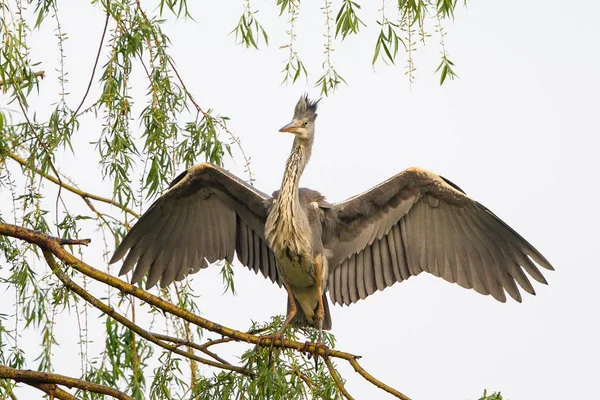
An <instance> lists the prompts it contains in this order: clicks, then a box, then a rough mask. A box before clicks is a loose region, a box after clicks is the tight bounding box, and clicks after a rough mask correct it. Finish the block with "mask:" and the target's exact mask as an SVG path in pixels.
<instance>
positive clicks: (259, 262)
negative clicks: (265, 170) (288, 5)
mask: <svg viewBox="0 0 600 400" xmlns="http://www.w3.org/2000/svg"><path fill="white" fill-rule="evenodd" d="M318 103H319V100H317V101H314V100H311V99H309V98H308V96H307V95H303V96H301V98H300V100H299V101H298V103H297V104H296V106H295V109H294V114H293V118H292V122H290V123H289V124H287V125H285V126H284V127H283V128H281V129H280V132H287V133H291V134H293V135H294V142H293V146H292V150H291V153H290V155H289V158H288V160H287V162H286V164H285V170H284V172H283V179H282V182H281V187H280V189H279V190H278V191H276V192H274V193H273V194H272V195H271V196H269V195H267V194H265V193H263V192H261V191H260V190H258V189H256V188H255V187H253V186H251V185H249V184H247V183H246V182H244V181H243V180H242V179H240V178H238V177H236V176H234V175H233V174H231V173H229V172H227V171H226V170H224V169H223V168H221V167H219V166H217V165H213V164H210V163H202V164H199V165H196V166H193V167H191V168H189V169H188V170H187V171H184V172H183V173H182V174H180V175H179V176H178V177H177V178H175V180H173V182H172V183H171V185H170V186H169V188H168V190H167V191H166V192H165V193H164V194H163V195H162V196H161V197H159V198H158V199H157V200H156V201H155V202H154V203H153V204H152V205H151V206H150V208H149V209H148V210H147V211H146V212H145V213H144V214H143V215H142V216H141V218H140V219H139V220H138V221H137V223H136V224H135V225H134V226H133V227H132V228H131V230H130V231H129V232H128V233H127V235H126V236H125V237H124V239H123V240H122V242H121V243H120V244H119V246H118V247H117V248H116V250H115V253H114V255H113V256H112V258H111V260H110V263H114V262H116V261H118V260H120V259H122V258H123V257H125V255H126V254H127V257H126V258H125V260H124V262H123V265H122V268H121V270H120V272H119V275H123V274H126V273H128V272H129V271H131V270H132V269H133V268H134V266H135V269H134V271H133V274H132V277H131V281H132V282H133V283H136V282H139V281H140V280H141V279H142V278H143V277H145V276H147V280H146V287H147V288H151V287H153V286H154V285H155V284H157V283H160V286H161V287H166V286H167V285H169V284H171V283H172V282H173V281H180V280H182V279H184V278H185V277H186V276H188V275H189V274H193V273H195V272H198V271H199V270H201V269H203V268H206V267H208V266H209V264H210V263H214V262H216V261H218V260H227V261H228V262H232V261H233V258H234V254H235V255H237V259H238V260H239V261H240V262H241V263H242V264H243V265H245V266H246V267H248V268H249V269H251V270H254V271H255V272H256V273H257V274H258V272H260V273H261V274H262V275H263V276H264V277H265V278H268V279H270V280H271V281H272V282H274V283H276V284H277V285H279V287H283V288H285V290H286V291H287V295H288V301H287V313H286V318H285V321H284V323H283V324H282V326H281V327H280V328H279V330H278V331H277V333H276V334H275V335H274V339H278V338H281V335H282V333H283V331H284V329H285V327H286V326H287V325H288V324H293V325H296V326H313V327H316V328H317V329H318V332H319V334H318V342H317V343H321V337H322V331H323V330H324V329H325V330H329V329H331V314H330V310H329V305H328V300H327V294H329V297H330V298H331V301H332V302H333V303H335V304H341V305H350V304H353V303H356V302H357V301H359V300H362V299H365V298H366V297H368V296H370V295H372V294H373V293H375V292H377V291H379V290H383V289H385V288H387V287H390V286H392V285H394V283H396V282H403V281H405V280H407V279H408V278H410V277H412V276H416V275H419V274H420V273H421V272H428V273H430V274H433V275H435V276H437V277H440V278H443V279H444V280H446V281H448V282H451V283H456V284H458V285H460V286H462V287H463V288H468V289H474V290H475V291H476V292H478V293H481V294H483V295H491V296H493V298H494V299H496V300H498V301H501V302H505V301H506V293H508V295H509V296H510V297H512V298H513V299H514V300H516V301H518V302H521V293H520V290H519V286H520V287H521V289H523V290H524V291H525V292H527V293H530V294H532V295H534V294H535V290H534V288H533V285H532V284H531V282H530V280H529V279H528V277H527V276H528V275H529V276H530V277H532V278H533V279H534V280H536V281H538V282H540V283H543V284H547V282H546V279H545V278H544V276H543V275H542V273H541V272H540V269H539V268H538V267H543V268H545V269H548V270H553V269H554V268H553V267H552V265H551V264H550V263H549V262H548V260H547V259H546V258H545V257H544V256H543V255H542V254H541V253H540V252H539V251H537V250H536V249H535V248H534V247H533V246H532V245H531V244H530V243H529V242H528V241H527V240H525V239H524V238H523V237H522V236H521V235H519V234H518V233H517V232H516V231H514V230H513V229H512V228H511V227H510V226H508V225H507V224H506V223H504V222H503V221H502V220H501V219H500V218H498V217H497V216H496V215H495V214H494V213H492V212H491V211H490V210H489V209H487V208H486V207H484V206H483V205H482V204H480V203H479V202H477V201H475V200H473V199H471V198H470V197H468V196H467V195H466V194H465V192H464V191H463V190H461V189H460V188H459V187H458V186H457V185H455V184H454V183H452V182H451V181H449V180H448V179H445V178H443V177H442V176H440V175H437V174H435V173H433V172H430V171H428V170H425V169H421V168H415V167H413V168H409V169H406V170H405V171H403V172H400V173H399V174H397V175H395V176H393V177H391V178H390V179H388V180H386V181H385V182H383V183H381V184H379V185H377V186H375V187H373V188H371V189H369V190H367V191H366V192H364V193H361V194H359V195H356V196H354V197H351V198H349V199H347V200H345V201H342V202H339V203H329V202H327V201H326V200H325V198H324V197H323V195H321V194H320V193H319V192H317V191H314V190H311V189H307V188H300V185H299V183H300V177H301V176H302V173H303V171H304V169H305V167H306V165H307V163H308V161H309V159H310V156H311V150H312V146H313V140H314V135H315V121H316V118H317V105H318ZM271 343H273V341H272V342H271Z"/></svg>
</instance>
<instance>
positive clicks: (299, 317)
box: [288, 293, 331, 331]
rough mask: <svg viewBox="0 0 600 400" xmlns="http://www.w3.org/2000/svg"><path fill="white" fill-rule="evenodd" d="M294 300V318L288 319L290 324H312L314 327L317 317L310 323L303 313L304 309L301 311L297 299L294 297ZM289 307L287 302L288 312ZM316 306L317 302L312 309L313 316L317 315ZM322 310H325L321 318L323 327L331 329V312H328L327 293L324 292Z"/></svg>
mask: <svg viewBox="0 0 600 400" xmlns="http://www.w3.org/2000/svg"><path fill="white" fill-rule="evenodd" d="M294 301H295V302H296V310H297V311H296V315H295V316H294V318H293V319H292V320H291V321H290V324H292V325H293V326H314V327H315V328H316V327H317V319H316V318H315V319H314V321H313V322H312V323H310V322H309V321H308V318H307V317H306V314H304V311H302V307H300V303H298V300H296V299H294ZM289 307H290V306H289V304H288V312H289V311H290V310H289ZM318 308H319V304H318V303H317V305H316V306H315V310H314V315H315V316H316V315H317V310H318ZM323 310H324V311H325V317H324V318H323V329H324V330H326V331H328V330H330V329H331V314H330V313H329V302H328V301H327V295H326V294H325V293H323Z"/></svg>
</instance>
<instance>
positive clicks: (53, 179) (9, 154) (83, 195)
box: [6, 152, 140, 218]
mask: <svg viewBox="0 0 600 400" xmlns="http://www.w3.org/2000/svg"><path fill="white" fill-rule="evenodd" d="M6 156H7V157H9V158H11V159H13V160H14V161H16V162H18V163H19V164H21V165H22V166H23V167H25V168H28V169H30V170H32V171H33V172H35V173H36V174H38V175H40V176H41V177H43V178H46V179H47V180H49V181H50V182H52V183H55V184H57V185H59V186H60V187H62V188H64V189H66V190H68V191H69V192H71V193H74V194H76V195H78V196H80V197H81V198H82V199H83V200H84V201H85V200H86V199H87V200H89V199H92V200H96V201H100V202H102V203H106V204H110V205H112V206H115V207H117V208H119V209H121V210H123V211H124V212H126V213H128V214H130V215H132V216H134V217H136V218H139V217H140V215H139V214H138V213H136V212H135V211H133V210H132V209H130V208H128V207H124V206H123V205H122V204H120V203H119V202H117V201H115V200H112V199H109V198H106V197H102V196H98V195H95V194H92V193H88V192H84V191H83V190H81V189H78V188H76V187H75V186H73V185H69V184H68V183H66V182H63V181H62V180H59V179H57V178H56V177H54V176H52V175H50V174H47V173H45V172H43V171H42V170H40V169H38V168H35V167H32V166H31V165H29V163H27V161H25V160H24V159H23V158H21V157H19V156H18V155H17V154H15V153H12V152H7V153H6Z"/></svg>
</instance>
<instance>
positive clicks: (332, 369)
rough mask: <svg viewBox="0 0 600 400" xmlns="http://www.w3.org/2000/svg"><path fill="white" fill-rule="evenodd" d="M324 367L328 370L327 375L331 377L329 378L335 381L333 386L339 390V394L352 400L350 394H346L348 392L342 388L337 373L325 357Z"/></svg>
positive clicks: (342, 384) (342, 385)
mask: <svg viewBox="0 0 600 400" xmlns="http://www.w3.org/2000/svg"><path fill="white" fill-rule="evenodd" d="M325 365H327V369H328V370H329V375H331V377H332V378H333V380H334V381H335V385H336V386H337V387H338V389H340V392H342V394H343V395H344V397H345V398H347V399H348V400H354V397H352V396H351V395H350V393H348V391H347V390H346V388H345V387H344V383H343V382H342V379H341V377H340V375H339V373H338V372H337V370H336V369H335V367H334V366H333V363H332V362H331V360H330V359H329V357H325Z"/></svg>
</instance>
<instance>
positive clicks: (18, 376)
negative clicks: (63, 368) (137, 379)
mask: <svg viewBox="0 0 600 400" xmlns="http://www.w3.org/2000/svg"><path fill="white" fill-rule="evenodd" d="M0 378H1V379H12V380H14V381H16V382H23V383H26V384H28V385H31V386H35V387H38V388H39V389H40V390H43V391H44V392H46V393H48V391H51V392H55V390H54V389H52V390H51V388H50V387H49V386H47V385H44V386H43V388H42V387H41V386H39V385H42V384H56V385H61V386H66V387H69V388H73V387H75V388H78V389H81V390H85V391H87V392H93V393H100V394H106V395H108V396H112V397H114V398H115V399H119V400H134V399H133V397H129V396H128V395H126V394H125V393H123V392H121V391H119V390H117V389H114V388H111V387H108V386H103V385H98V384H96V383H92V382H88V381H84V380H81V379H76V378H71V377H69V376H64V375H59V374H51V373H48V372H38V371H32V370H24V369H16V368H9V367H5V366H2V365H0ZM65 393H66V392H65ZM49 394H50V393H49ZM61 394H62V393H61ZM57 398H60V397H58V396H57ZM63 398H64V399H72V397H70V398H69V397H63Z"/></svg>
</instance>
